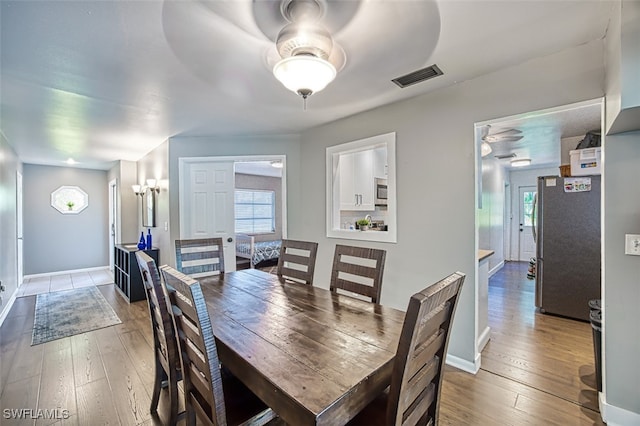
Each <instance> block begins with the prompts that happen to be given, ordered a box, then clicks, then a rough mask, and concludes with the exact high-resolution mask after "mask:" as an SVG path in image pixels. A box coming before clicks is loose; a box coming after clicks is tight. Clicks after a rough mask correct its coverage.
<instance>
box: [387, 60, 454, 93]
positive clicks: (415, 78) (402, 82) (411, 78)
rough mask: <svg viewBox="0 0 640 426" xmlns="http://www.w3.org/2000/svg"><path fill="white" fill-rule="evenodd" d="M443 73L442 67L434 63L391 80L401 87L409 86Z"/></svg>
mask: <svg viewBox="0 0 640 426" xmlns="http://www.w3.org/2000/svg"><path fill="white" fill-rule="evenodd" d="M442 74H443V72H442V71H441V70H440V68H438V66H437V65H435V64H434V65H431V66H430V67H426V68H422V69H421V70H418V71H414V72H412V73H409V74H407V75H403V76H402V77H398V78H394V79H393V80H391V81H393V82H394V83H395V84H397V85H398V86H400V87H401V88H405V87H407V86H411V85H412V84H416V83H420V82H422V81H426V80H429V79H430V78H433V77H437V76H439V75H442Z"/></svg>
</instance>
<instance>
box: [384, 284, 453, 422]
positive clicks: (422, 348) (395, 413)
mask: <svg viewBox="0 0 640 426" xmlns="http://www.w3.org/2000/svg"><path fill="white" fill-rule="evenodd" d="M464 278H465V275H464V274H463V273H461V272H456V273H454V274H451V275H449V276H448V277H446V278H444V279H443V280H441V281H439V282H437V283H435V284H433V285H431V286H430V287H428V288H426V289H424V290H422V291H421V292H419V293H416V294H414V295H413V296H411V299H410V300H409V306H408V309H407V313H406V316H405V320H404V325H403V327H402V334H401V335H400V342H399V343H398V351H397V353H396V357H395V360H394V366H393V373H392V378H391V386H390V388H389V396H388V400H387V420H386V424H388V425H417V424H421V425H429V424H431V425H435V424H437V420H438V411H439V395H440V388H441V385H442V371H443V368H444V360H445V356H446V354H447V346H448V343H449V332H450V330H451V324H452V322H453V316H454V313H455V310H456V304H457V300H458V295H459V294H460V289H461V288H462V283H463V282H464Z"/></svg>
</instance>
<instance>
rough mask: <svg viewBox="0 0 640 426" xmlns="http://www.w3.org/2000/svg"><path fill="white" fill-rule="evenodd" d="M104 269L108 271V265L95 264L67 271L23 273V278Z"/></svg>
mask: <svg viewBox="0 0 640 426" xmlns="http://www.w3.org/2000/svg"><path fill="white" fill-rule="evenodd" d="M105 269H106V270H107V271H108V270H109V266H96V267H93V268H83V269H70V270H68V271H57V272H46V273H43V274H31V275H25V276H24V279H31V278H40V277H49V276H53V275H69V274H77V273H79V272H92V271H102V270H105Z"/></svg>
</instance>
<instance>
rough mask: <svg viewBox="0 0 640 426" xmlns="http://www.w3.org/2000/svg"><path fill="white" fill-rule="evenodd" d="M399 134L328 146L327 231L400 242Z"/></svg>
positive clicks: (337, 235)
mask: <svg viewBox="0 0 640 426" xmlns="http://www.w3.org/2000/svg"><path fill="white" fill-rule="evenodd" d="M395 164H396V134H395V132H394V133H386V134H384V135H378V136H373V137H370V138H366V139H361V140H357V141H353V142H348V143H344V144H341V145H335V146H330V147H328V148H327V185H326V188H327V237H329V238H345V239H351V240H363V241H383V242H390V243H395V242H397V224H396V207H397V202H396V168H395Z"/></svg>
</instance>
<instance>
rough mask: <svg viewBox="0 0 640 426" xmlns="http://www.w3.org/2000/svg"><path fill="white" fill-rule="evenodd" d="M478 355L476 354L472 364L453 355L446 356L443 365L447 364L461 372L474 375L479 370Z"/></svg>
mask: <svg viewBox="0 0 640 426" xmlns="http://www.w3.org/2000/svg"><path fill="white" fill-rule="evenodd" d="M480 357H481V355H480V353H479V352H478V353H477V354H476V359H475V361H474V362H469V361H467V360H466V359H462V358H460V357H457V356H455V355H451V354H447V358H446V361H445V363H446V364H449V365H450V366H452V367H455V368H458V369H460V370H462V371H466V372H467V373H471V374H476V373H478V371H479V370H480Z"/></svg>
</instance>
